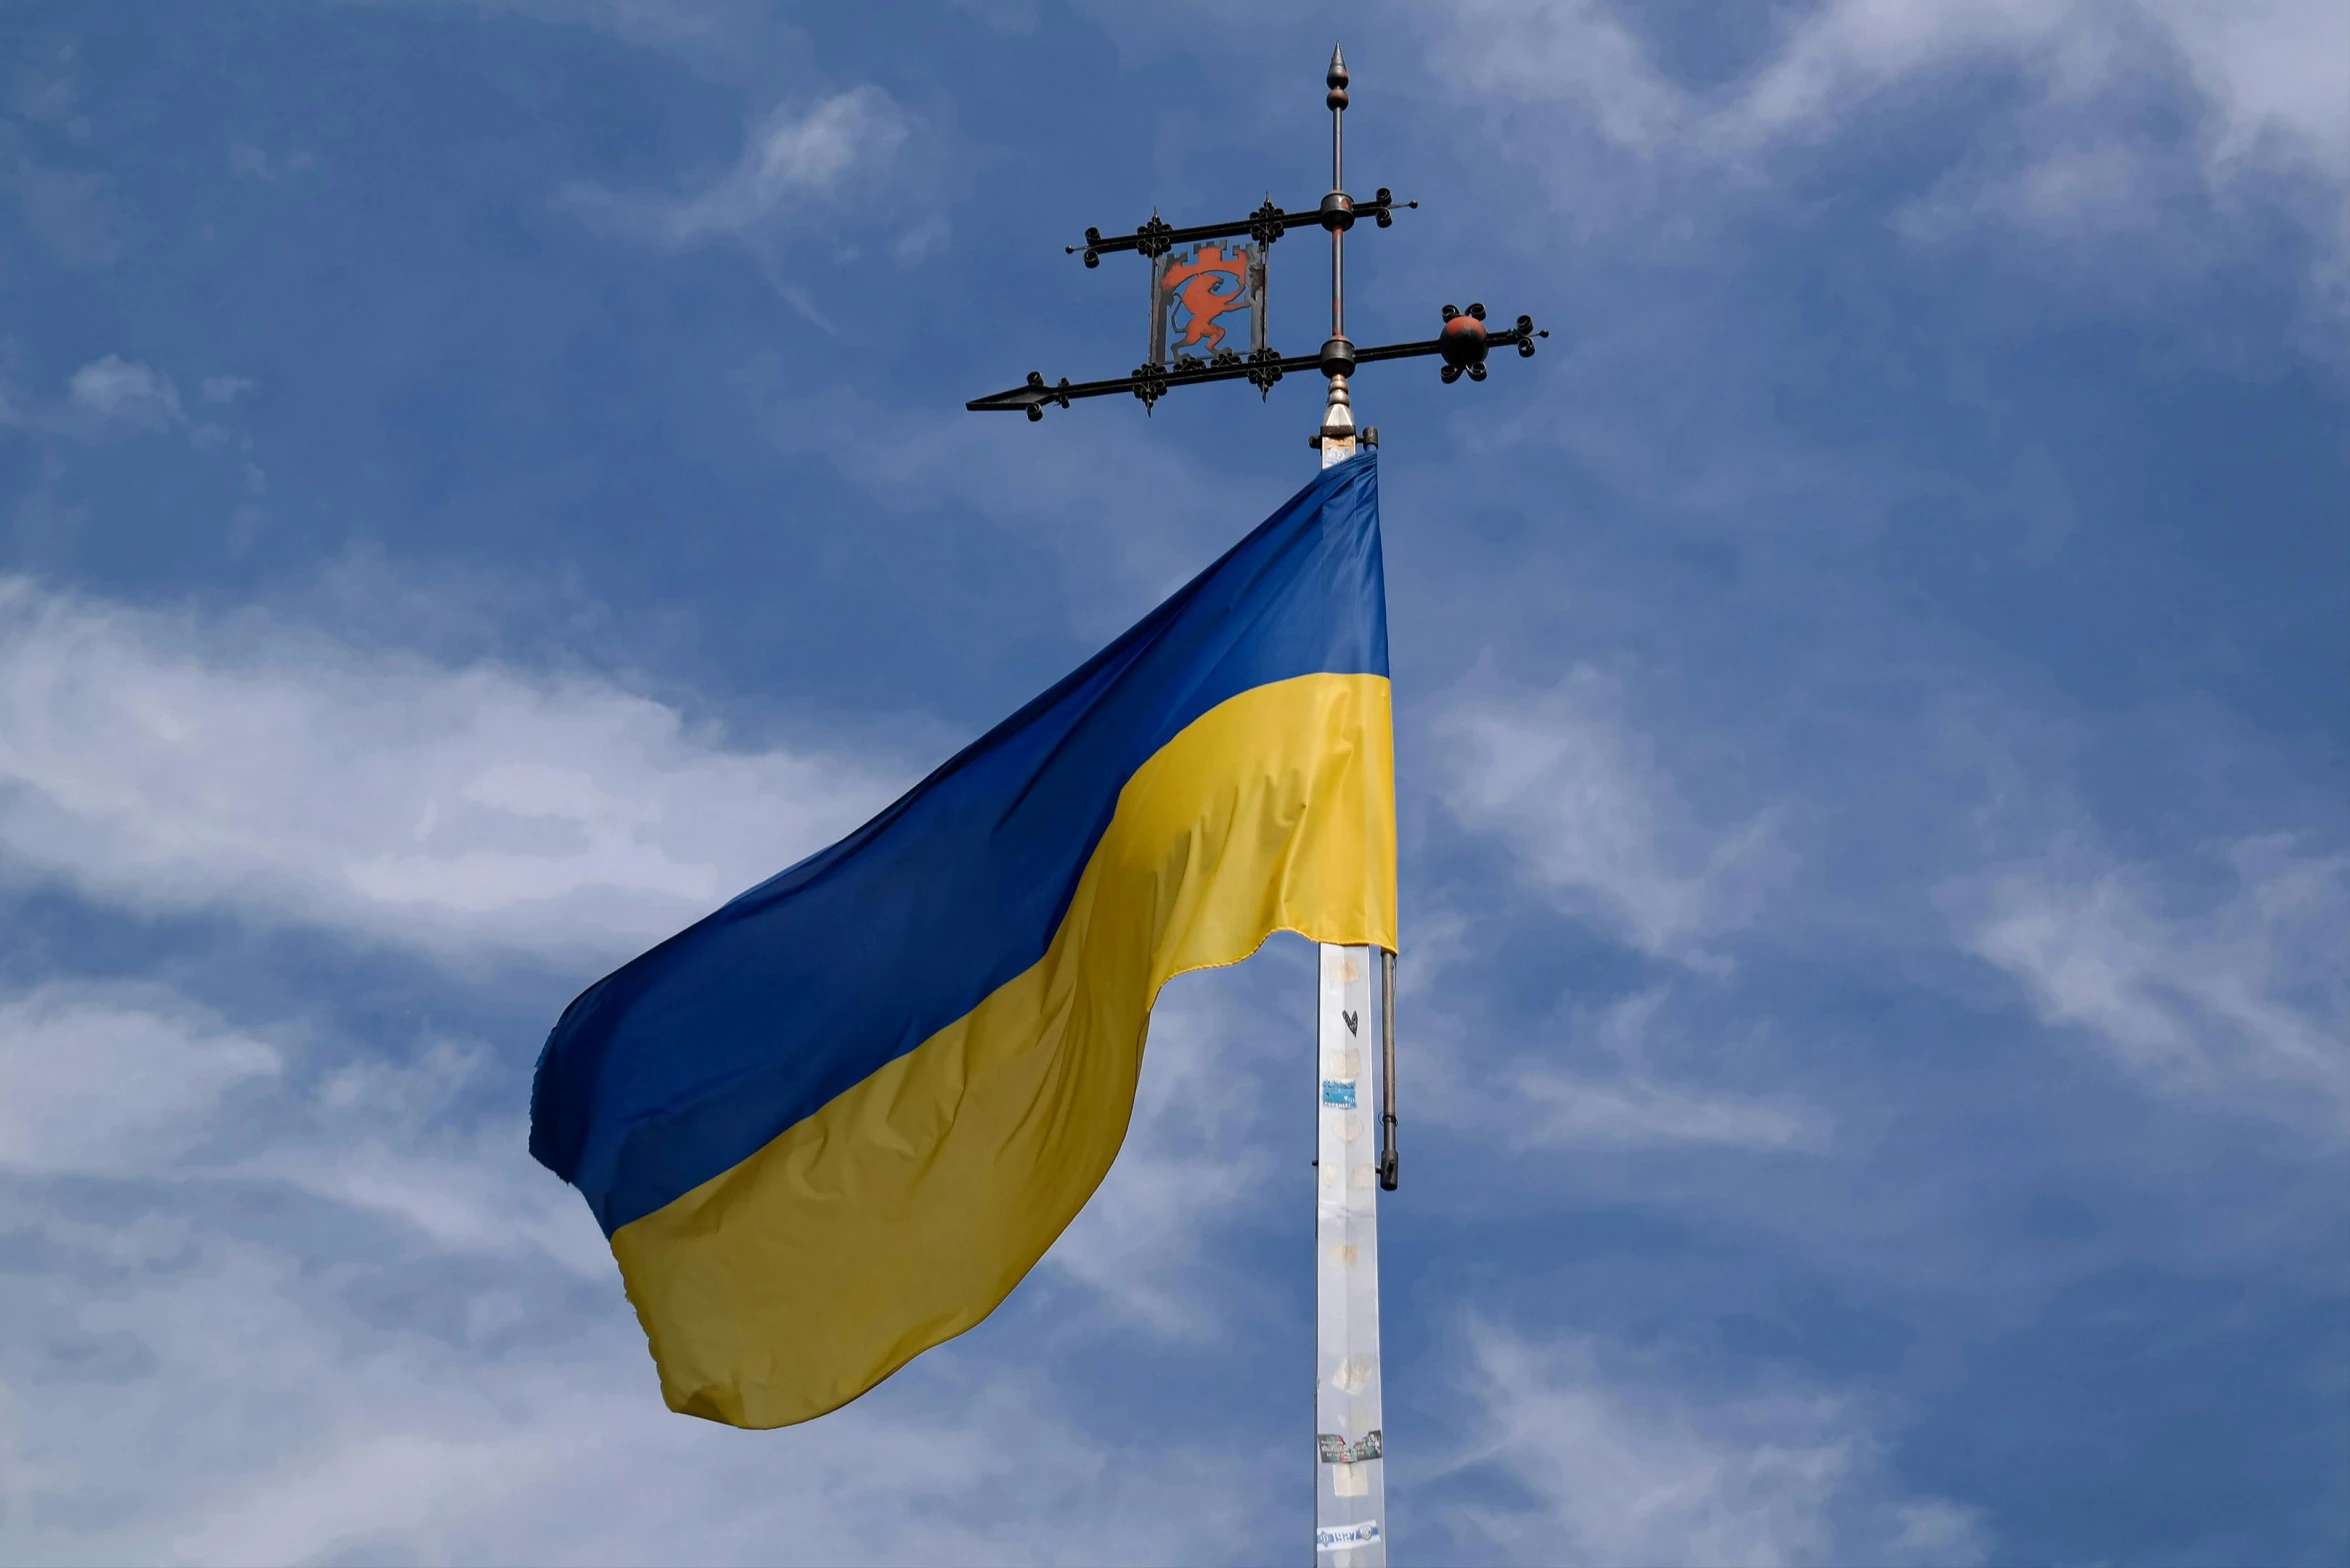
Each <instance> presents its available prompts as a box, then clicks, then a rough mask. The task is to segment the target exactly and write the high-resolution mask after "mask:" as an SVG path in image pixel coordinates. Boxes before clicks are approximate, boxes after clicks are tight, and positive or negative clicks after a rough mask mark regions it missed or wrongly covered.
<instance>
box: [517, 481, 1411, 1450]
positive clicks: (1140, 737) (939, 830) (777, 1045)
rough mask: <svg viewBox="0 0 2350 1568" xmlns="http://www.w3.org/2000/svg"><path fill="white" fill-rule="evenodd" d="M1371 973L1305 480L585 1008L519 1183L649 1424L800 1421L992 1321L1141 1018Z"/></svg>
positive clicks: (1342, 519)
mask: <svg viewBox="0 0 2350 1568" xmlns="http://www.w3.org/2000/svg"><path fill="white" fill-rule="evenodd" d="M1275 931H1294V932H1296V933H1298V934H1299V935H1301V936H1304V937H1307V938H1309V939H1310V940H1314V941H1319V942H1335V943H1344V944H1349V945H1367V946H1376V947H1384V948H1393V947H1394V946H1395V940H1396V910H1395V782H1394V731H1393V724H1392V719H1391V716H1390V705H1389V695H1388V682H1387V609H1386V589H1385V582H1384V578H1383V575H1382V569H1381V563H1380V553H1379V502H1378V470H1377V466H1376V459H1375V457H1373V456H1372V455H1370V454H1365V455H1364V456H1361V457H1357V458H1354V459H1351V460H1350V461H1348V462H1345V463H1342V464H1339V465H1338V466H1336V467H1333V468H1330V469H1327V470H1325V471H1324V472H1323V473H1322V475H1321V476H1320V477H1319V478H1317V479H1316V480H1315V481H1314V483H1312V484H1310V485H1308V486H1307V487H1306V488H1305V489H1304V490H1302V491H1300V492H1299V493H1298V494H1297V495H1296V496H1295V497H1293V498H1292V499H1291V500H1290V501H1289V503H1288V504H1287V505H1285V506H1283V507H1282V508H1281V510H1280V511H1278V512H1276V513H1275V514H1274V515H1273V516H1272V517H1271V518H1269V519H1267V520H1266V522H1265V523H1264V525H1263V526H1262V527H1260V528H1258V529H1257V530H1256V531H1255V532H1254V533H1251V534H1250V535H1249V536H1248V537H1247V538H1246V539H1244V540H1242V541H1241V542H1240V543H1239V544H1238V545H1237V546H1235V547H1234V548H1233V549H1232V551H1231V552H1230V553H1229V554H1227V555H1226V556H1225V557H1224V558H1223V559H1222V560H1220V561H1218V562H1216V564H1215V565H1213V566H1211V567H1209V568H1208V569H1207V571H1205V572H1203V573H1202V574H1200V576H1199V577H1198V578H1196V579H1195V580H1194V581H1193V582H1192V583H1190V585H1188V586H1187V587H1185V588H1184V589H1183V590H1182V591H1181V592H1179V593H1177V594H1176V595H1175V596H1174V597H1173V598H1171V599H1169V600H1168V601H1167V602H1166V603H1165V604H1162V605H1160V606H1159V607H1158V608H1157V609H1156V610H1153V611H1152V612H1151V613H1150V614H1149V615H1148V616H1147V617H1145V618H1144V619H1143V621H1142V622H1141V623H1140V624H1139V625H1137V626H1135V627H1134V628H1133V629H1132V630H1131V631H1129V632H1127V633H1126V634H1125V635H1124V636H1122V637H1120V638H1119V639H1118V640H1117V641H1116V642H1113V643H1111V644H1110V645H1109V646H1108V647H1107V648H1104V649H1103V650H1102V651H1101V652H1100V653H1098V654H1096V655H1095V656H1094V657H1093V658H1092V659H1091V660H1089V661H1088V662H1087V663H1086V664H1085V665H1084V667H1083V668H1081V669H1079V670H1078V671H1077V672H1076V673H1074V674H1072V675H1070V676H1069V677H1068V678H1067V679H1065V680H1063V681H1062V682H1061V683H1060V684H1059V685H1057V686H1055V687H1053V688H1052V690H1050V691H1048V692H1046V693H1045V694H1044V695H1043V696H1041V697H1038V698H1037V699H1036V700H1035V701H1033V702H1031V703H1029V704H1028V706H1027V707H1025V708H1022V709H1021V710H1020V711H1019V712H1018V713H1016V714H1014V715H1012V717H1011V718H1009V719H1007V720H1005V721H1004V722H1003V723H1002V724H1000V725H998V726H997V727H996V728H995V729H994V730H992V731H990V732H989V733H988V734H987V735H986V736H984V737H982V738H981V739H980V740H978V741H977V742H975V743H974V744H973V745H972V746H970V747H969V748H968V749H967V750H965V751H964V752H963V753H962V754H961V755H959V756H957V757H955V758H954V759H953V760H951V761H949V762H948V763H947V764H946V765H945V766H943V767H941V768H940V769H939V770H938V771H937V772H935V773H933V774H931V775H930V777H928V778H926V779H924V780H923V781H922V782H921V783H920V784H918V785H916V786H915V787H914V788H913V790H912V791H910V792H909V793H908V794H907V795H906V796H905V798H903V799H902V800H900V801H898V802H897V803H896V804H895V805H892V806H891V807H889V809H888V810H886V811H884V812H882V813H881V814H880V815H879V816H877V817H875V818H874V819H873V820H872V821H871V822H868V823H866V824H865V825H864V826H863V827H861V828H859V829H858V830H857V831H856V832H854V833H852V834H850V835H849V836H848V837H847V838H845V839H843V840H841V841H840V842H839V843H837V844H835V845H833V846H832V847H831V848H830V849H827V850H824V851H822V852H821V853H818V854H816V855H812V856H810V857H809V858H808V859H806V860H804V861H801V862H800V863H799V864H798V865H796V866H793V867H792V868H791V869H789V870H788V871H784V872H782V873H780V874H779V875H777V876H775V877H773V878H771V879H769V880H768V881H766V882H763V883H761V884H760V885H759V886H757V887H755V888H752V889H751V890H750V891H749V892H747V893H744V894H743V895H742V896H741V897H739V898H736V899H735V900H734V901H733V902H731V903H729V904H727V905H726V906H725V907H723V908H721V909H719V910H718V911H717V912H716V913H714V914H712V915H710V916H709V917H708V918H706V919H704V920H702V921H701V922H700V923H698V924H696V925H694V926H692V927H690V928H689V929H687V930H685V931H682V932H680V933H679V934H678V935H676V936H674V937H671V938H670V939H669V940H668V941H666V942H664V943H662V944H661V945H660V946H659V947H656V948H654V949H653V950H652V951H651V952H649V953H646V954H644V955H643V956H642V957H639V958H637V959H635V960H633V961H631V962H630V963H628V964H627V965H625V966H624V967H622V968H621V969H619V970H617V971H615V972H614V973H612V974H610V975H607V976H606V977H605V978H603V979H602V980H599V981H597V982H596V983H595V984H594V985H593V986H590V987H589V988H588V989H587V990H586V991H585V992H584V993H582V994H581V995H580V997H579V998H578V1000H576V1001H574V1002H573V1003H572V1004H571V1005H570V1007H568V1008H566V1009H565V1010H564V1013H563V1017H562V1019H561V1021H559V1022H558V1023H557V1024H556V1025H555V1028H554V1031H553V1033H552V1034H550V1035H549V1036H548V1039H547V1046H546V1050H545V1052H544V1053H543V1054H542V1055H541V1057H540V1059H539V1066H538V1076H537V1081H536V1082H535V1084H534V1085H533V1088H532V1092H531V1127H530V1149H531V1153H532V1154H533V1155H535V1156H537V1158H538V1159H539V1161H540V1162H541V1163H542V1164H544V1165H546V1166H547V1167H548V1168H549V1169H551V1170H552V1171H554V1172H555V1173H556V1174H557V1175H558V1176H561V1177H562V1178H563V1179H564V1180H565V1181H568V1182H570V1183H572V1184H573V1185H574V1186H576V1187H578V1188H579V1190H580V1192H581V1193H582V1194H583V1195H584V1196H585V1197H586V1198H587V1201H588V1203H589V1205H590V1207H592V1208H593V1209H594V1210H595V1214H596V1218H597V1220H598V1221H599V1222H600V1223H601V1224H602V1225H603V1227H604V1233H605V1235H606V1236H608V1237H609V1238H610V1239H611V1243H612V1251H613V1254H614V1256H615V1257H616V1258H617V1259H618V1260H619V1263H620V1272H621V1277H622V1279H623V1281H624V1282H625V1283H626V1285H627V1288H628V1295H629V1299H630V1301H631V1302H633V1303H634V1304H635V1307H636V1310H637V1316H638V1318H639V1319H640V1320H641V1321H642V1322H643V1324H644V1329H645V1335H646V1337H647V1339H649V1340H650V1341H651V1344H652V1351H653V1360H654V1362H655V1364H656V1365H657V1366H658V1367H659V1369H660V1374H661V1390H662V1394H663V1396H664V1397H665V1398H666V1399H667V1401H668V1403H669V1406H670V1408H671V1409H673V1410H679V1411H683V1412H685V1413H687V1414H689V1415H697V1416H706V1417H708V1418H710V1419H712V1420H715V1421H724V1422H728V1423H730V1424H732V1425H735V1426H745V1427H773V1426H785V1425H789V1424H790V1423H792V1422H795V1421H805V1420H808V1419H809V1418H811V1417H813V1416H819V1415H822V1414H824V1413H825V1412H826V1411H828V1410H832V1409H835V1408H837V1407H839V1406H841V1405H843V1404H846V1403H847V1402H848V1401H850V1400H852V1399H855V1398H856V1397H857V1396H858V1395H859V1394H862V1393H864V1392H865V1391H866V1390H867V1389H869V1388H871V1387H873V1386H874V1385H875V1384H876V1383H879V1382H880V1381H881V1380H882V1379H883V1378H886V1377H888V1376H889V1375H890V1374H891V1373H892V1372H894V1371H896V1370H897V1369H898V1368H899V1367H901V1366H904V1365H905V1364H906V1363H907V1362H908V1361H910V1360H912V1359H913V1358H914V1357H915V1356H917V1355H919V1354H921V1353H922V1352H923V1351H925V1350H927V1349H929V1348H930V1347H931V1346H933V1345H936V1344H939V1343H940V1342H942V1341H944V1340H947V1339H950V1338H952V1337H953V1336H955V1335H957V1334H960V1333H961V1332H963V1331H964V1330H965V1329H967V1328H970V1327H971V1326H972V1325H973V1324H975V1323H977V1322H979V1321H980V1319H982V1318H984V1317H986V1316H987V1314H988V1313H990V1312H991V1311H993V1310H994V1309H995V1307H996V1304H997V1303H998V1302H1000V1301H1002V1300H1003V1299H1004V1297H1005V1296H1007V1295H1008V1294H1010V1293H1011V1290H1012V1287H1013V1286H1015V1285H1017V1284H1018V1283H1019V1282H1020V1280H1021V1278H1022V1277H1023V1276H1024V1275H1026V1274H1027V1272H1028V1271H1029V1269H1030V1268H1032V1267H1033V1266H1034V1265H1035V1264H1036V1261H1037V1260H1038V1259H1039V1258H1041V1257H1042V1256H1044V1253H1045V1250H1046V1249H1047V1248H1048V1247H1050V1246H1051V1245H1052V1243H1053V1241H1054V1239H1055V1238H1056V1237H1058V1236H1059V1235H1060V1233H1061V1231H1062V1229H1063V1228H1064V1227H1066V1226H1067V1225H1068V1223H1069V1222H1070V1220H1072V1219H1074V1218H1075V1217H1076V1215H1077V1212H1078V1210H1079V1209H1081V1208H1083V1207H1084V1206H1085V1202H1086V1200H1087V1199H1088V1198H1089V1197H1091V1196H1092V1194H1093V1191H1094V1189H1095V1188H1096V1187H1097V1186H1098V1185H1100V1183H1101V1179H1102V1177H1103V1176H1104V1175H1105V1174H1107V1173H1108V1171H1109V1168H1110V1162H1111V1161H1112V1160H1113V1159H1115V1158H1116V1156H1117V1153H1118V1147H1119V1145H1120V1144H1121V1143H1122V1142H1123V1141H1124V1140H1125V1136H1126V1127H1127V1123H1128V1121H1129V1119H1130V1118H1131V1117H1132V1115H1133V1110H1134V1087H1135V1080H1136V1077H1137V1075H1138V1073H1139V1072H1140V1071H1141V1067H1142V1048H1143V1038H1144V1035H1145V1033H1146V1031H1147V1029H1148V1026H1149V1022H1150V1010H1151V1004H1152V1002H1153V1001H1154V1000H1155V999H1156V997H1157V995H1158V992H1159V988H1160V987H1161V986H1163V985H1165V984H1166V983H1167V981H1168V980H1170V979H1172V978H1173V977H1174V976H1176V975H1179V974H1183V973H1185V972H1186V971H1189V970H1194V969H1206V968H1211V967H1214V966H1216V965H1221V964H1233V963H1238V962H1239V961H1240V960H1242V959H1244V958H1246V957H1248V956H1249V954H1251V953H1253V952H1254V951H1256V949H1257V948H1258V947H1259V946H1261V945H1262V944H1263V943H1264V941H1265V939H1266V938H1267V937H1269V936H1270V935H1272V933H1274V932H1275Z"/></svg>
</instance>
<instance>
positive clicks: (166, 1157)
mask: <svg viewBox="0 0 2350 1568" xmlns="http://www.w3.org/2000/svg"><path fill="white" fill-rule="evenodd" d="M282 1065H283V1064H282V1059H281V1057H280V1055H279V1053H278V1051H277V1049H276V1048H275V1047H274V1046H272V1045H270V1044H268V1043H267V1042H265V1041H261V1040H257V1039H254V1038H252V1037H251V1036H249V1035H246V1034H243V1033H240V1032H239V1031H237V1030H235V1029H232V1028H230V1027H229V1026H228V1025H226V1024H224V1023H223V1022H222V1021H221V1020H220V1019H218V1018H216V1017H214V1016H212V1015H211V1014H210V1013H208V1012H206V1011H205V1010H204V1009H202V1008H199V1007H196V1006H194V1005H193V1004H190V1003H188V1002H185V1001H184V1000H181V999H180V998H178V997H175V996H173V995H171V994H170V993H169V992H166V991H161V990H150V989H149V988H144V987H119V986H118V987H113V988H107V989H94V988H88V987H79V986H73V985H68V984H62V983H58V984H50V985H45V986H42V987H40V988H39V989H37V990H35V991H32V992H29V993H25V994H21V995H16V996H6V997H0V1168H4V1169H10V1170H15V1171H21V1172H33V1173H39V1174H60V1173H93V1174H118V1173H124V1172H135V1171H139V1170H144V1169H148V1168H150V1167H152V1166H155V1165H158V1164H162V1163H167V1162H169V1161H170V1160H171V1159H172V1158H173V1157H174V1156H176V1155H178V1154H180V1153H182V1152H184V1150H185V1148H186V1146H187V1145H188V1144H189V1143H191V1142H193V1141H195V1140H196V1139H197V1138H198V1137H199V1136H200V1135H201V1132H202V1129H203V1124H204V1122H205V1120H206V1118H207V1117H208V1116H209V1115H210V1113H211V1112H212V1109H213V1107H214V1106H215V1104H217V1102H218V1101H219V1099H220V1097H221V1095H222V1094H223V1093H225V1092H226V1091H228V1090H229V1089H231V1088H233V1087H235V1086H236V1085H238V1084H240V1083H243V1082H245V1081H247V1080H249V1079H254V1078H274V1077H275V1076H276V1075H277V1074H278V1072H279V1071H280V1069H281V1067H282Z"/></svg>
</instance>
